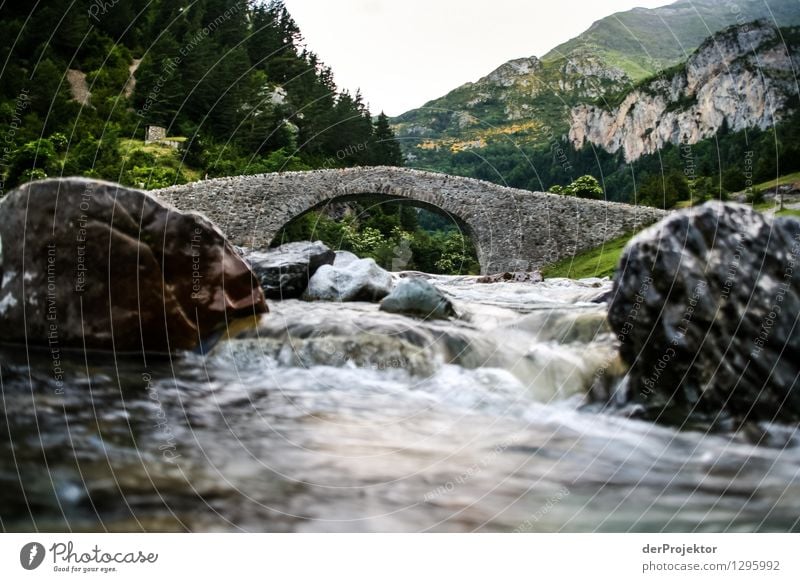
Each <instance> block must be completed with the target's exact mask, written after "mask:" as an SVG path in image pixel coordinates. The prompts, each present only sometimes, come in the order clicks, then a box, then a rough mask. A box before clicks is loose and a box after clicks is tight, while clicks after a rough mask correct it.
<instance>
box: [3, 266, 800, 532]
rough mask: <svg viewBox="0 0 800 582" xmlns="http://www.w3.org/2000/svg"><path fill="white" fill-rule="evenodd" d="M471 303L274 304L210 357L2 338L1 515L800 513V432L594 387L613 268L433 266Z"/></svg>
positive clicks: (118, 526) (539, 517)
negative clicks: (652, 408) (549, 270)
mask: <svg viewBox="0 0 800 582" xmlns="http://www.w3.org/2000/svg"><path fill="white" fill-rule="evenodd" d="M432 280H433V282H435V284H436V285H437V286H439V287H440V288H441V289H442V290H444V291H445V292H446V293H448V294H449V295H450V296H451V297H452V298H453V302H454V304H455V306H456V309H457V310H458V312H459V313H460V314H461V316H462V317H461V319H459V320H455V321H435V320H419V319H413V318H409V317H403V316H400V315H393V314H387V313H383V312H380V311H379V310H378V306H377V305H376V304H368V303H306V302H301V301H296V300H291V301H284V302H270V313H269V314H268V315H267V316H266V317H265V319H264V321H263V323H262V324H261V325H260V326H258V327H257V328H251V329H249V330H245V331H243V332H241V333H239V334H238V335H237V334H233V335H235V336H236V337H235V339H223V340H221V341H219V342H218V343H217V344H216V345H215V346H214V347H213V348H212V349H211V350H210V351H209V352H208V353H207V354H206V355H200V354H185V355H180V356H174V357H173V358H171V359H153V360H149V361H147V362H141V361H138V360H136V361H131V360H130V359H126V358H124V357H122V356H119V357H115V356H114V355H113V354H91V355H89V356H85V355H84V354H72V355H67V354H62V356H63V357H62V359H61V361H60V362H59V364H60V366H59V367H60V368H62V369H63V379H59V378H58V377H57V376H58V373H57V372H58V371H57V370H56V372H55V373H54V362H53V360H52V358H51V355H50V353H49V352H36V351H32V350H31V351H26V350H24V349H17V350H10V349H6V350H4V351H3V352H2V359H0V361H1V362H2V398H3V402H2V404H3V415H2V416H1V417H0V434H3V438H2V442H1V443H0V526H2V528H3V529H6V530H34V529H38V530H45V531H53V530H71V531H97V530H99V531H104V530H109V531H141V530H147V531H173V530H177V531H182V530H191V531H239V530H243V531H720V530H734V531H756V530H758V531H797V530H800V526H798V519H799V517H798V516H800V474H799V473H800V448H798V446H797V437H796V434H795V431H794V429H793V428H790V427H781V426H772V427H770V430H771V434H773V435H777V436H776V438H773V439H771V441H770V444H769V445H760V446H755V445H753V444H750V443H749V442H748V440H747V439H745V438H744V437H743V436H742V435H739V434H706V433H704V432H692V431H678V430H674V429H672V428H667V427H663V426H658V425H656V424H653V423H650V422H644V421H640V420H635V419H632V418H629V417H627V416H625V415H622V414H619V413H613V412H608V411H605V412H604V411H598V410H597V409H595V408H591V407H586V406H585V397H584V395H585V394H586V391H587V389H588V386H589V385H590V384H591V382H592V380H593V378H594V377H595V376H596V375H597V374H615V373H619V372H620V370H621V366H620V363H619V362H618V361H617V358H616V355H615V354H616V350H615V345H614V338H613V335H612V334H611V333H610V332H609V330H608V328H607V326H606V323H605V305H604V304H602V303H599V304H598V303H592V302H591V300H592V299H593V298H596V297H598V296H600V295H601V294H602V293H604V292H606V291H608V289H609V288H610V283H608V282H607V281H599V280H584V281H568V280H563V279H562V280H559V279H553V280H549V281H546V282H544V283H541V284H535V285H533V284H524V283H495V284H479V283H476V282H475V279H474V278H469V277H440V276H436V277H432Z"/></svg>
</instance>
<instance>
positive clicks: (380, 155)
mask: <svg viewBox="0 0 800 582" xmlns="http://www.w3.org/2000/svg"><path fill="white" fill-rule="evenodd" d="M372 149H373V155H372V156H371V162H372V163H373V164H374V165H376V166H402V165H403V164H404V161H403V152H402V151H401V150H400V144H399V143H398V142H397V138H396V137H395V135H394V131H393V130H392V127H391V125H389V118H388V117H387V116H386V114H385V113H384V112H383V111H381V114H380V115H378V119H377V121H376V122H375V129H374V131H373V136H372Z"/></svg>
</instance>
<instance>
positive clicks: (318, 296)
mask: <svg viewBox="0 0 800 582" xmlns="http://www.w3.org/2000/svg"><path fill="white" fill-rule="evenodd" d="M353 256H354V255H353ZM343 258H344V259H345V260H344V264H342V262H341V261H339V264H335V265H333V266H331V265H323V266H322V267H320V268H319V270H317V272H316V273H315V274H314V276H313V277H311V280H310V281H309V282H308V288H307V289H306V292H305V293H304V294H303V299H306V300H308V301H380V300H381V299H383V298H384V297H386V296H387V295H388V294H389V292H390V291H391V290H392V285H393V284H394V282H393V280H392V275H391V274H390V273H389V272H388V271H385V270H384V269H381V268H380V267H379V266H378V265H377V264H376V263H375V261H374V260H372V259H356V260H353V258H352V256H344V257H343Z"/></svg>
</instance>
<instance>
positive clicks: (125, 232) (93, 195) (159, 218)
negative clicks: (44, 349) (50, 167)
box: [0, 178, 267, 353]
mask: <svg viewBox="0 0 800 582" xmlns="http://www.w3.org/2000/svg"><path fill="white" fill-rule="evenodd" d="M0 217H2V219H0V239H1V240H2V287H0V332H1V333H2V337H3V339H4V340H5V341H9V342H19V343H22V342H27V343H28V345H34V346H36V345H38V346H48V347H49V348H50V349H51V350H54V349H55V350H56V351H55V353H58V350H60V349H61V348H68V347H73V348H79V349H83V348H84V347H85V348H90V349H92V348H94V349H115V350H118V351H142V350H144V351H147V352H165V351H174V350H180V349H193V348H196V347H197V346H198V345H200V344H201V342H203V341H204V340H205V339H206V338H208V337H210V336H212V335H214V334H215V333H216V332H218V330H219V329H220V328H221V327H222V326H224V325H225V323H226V322H227V321H228V320H230V319H233V318H236V317H240V316H246V315H250V316H252V315H254V314H259V313H264V312H265V311H267V307H266V303H265V301H264V296H263V293H262V292H261V289H260V287H259V285H258V281H257V280H256V278H255V277H254V276H253V273H252V271H251V270H250V268H249V267H248V266H247V264H246V263H245V262H244V261H243V260H242V259H241V258H239V256H238V255H237V253H236V251H235V250H234V248H233V247H232V246H231V245H230V244H229V243H228V242H227V241H226V239H225V237H224V236H223V235H222V233H221V232H220V231H219V230H218V229H217V228H216V227H215V226H214V225H213V224H212V223H210V222H209V221H208V220H207V219H205V218H204V217H202V216H199V215H196V214H190V213H184V212H180V211H178V210H176V209H174V208H171V207H168V206H166V205H164V204H163V203H161V202H160V201H159V200H157V199H156V198H154V197H153V196H151V195H150V194H147V193H145V192H141V191H138V190H132V189H128V188H125V187H123V186H120V185H118V184H113V183H110V182H102V181H97V180H87V179H81V178H66V179H58V180H42V181H39V182H32V183H30V184H26V185H24V186H22V187H20V188H18V189H16V190H14V191H12V192H10V193H9V194H8V196H6V198H5V199H3V200H2V202H0Z"/></svg>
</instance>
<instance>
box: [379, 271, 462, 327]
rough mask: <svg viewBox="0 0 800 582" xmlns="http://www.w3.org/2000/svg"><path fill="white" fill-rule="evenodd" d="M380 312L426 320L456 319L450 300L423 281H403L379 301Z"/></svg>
mask: <svg viewBox="0 0 800 582" xmlns="http://www.w3.org/2000/svg"><path fill="white" fill-rule="evenodd" d="M381 311H387V312H389V313H403V314H406V315H415V316H418V317H423V318H426V319H447V318H450V317H456V311H455V309H454V308H453V304H452V303H451V302H450V300H449V299H448V298H447V297H445V296H444V294H443V293H442V292H441V291H439V289H437V288H436V287H434V286H433V285H432V284H431V283H430V282H428V281H426V280H425V279H420V278H416V277H415V278H413V279H404V280H403V281H401V282H400V283H398V284H397V287H395V288H394V290H393V291H392V292H391V293H390V294H389V296H388V297H386V298H385V299H384V300H383V301H381Z"/></svg>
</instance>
